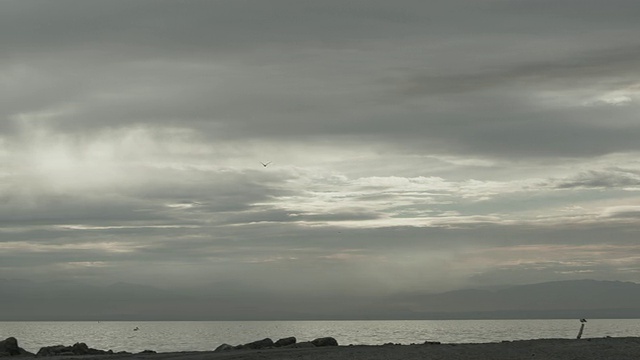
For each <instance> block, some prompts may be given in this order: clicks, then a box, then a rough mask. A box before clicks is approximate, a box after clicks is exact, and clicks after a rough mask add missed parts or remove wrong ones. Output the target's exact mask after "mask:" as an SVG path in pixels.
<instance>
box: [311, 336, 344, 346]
mask: <svg viewBox="0 0 640 360" xmlns="http://www.w3.org/2000/svg"><path fill="white" fill-rule="evenodd" d="M311 343H312V344H313V345H315V346H318V347H322V346H338V341H337V340H336V339H334V338H332V337H330V336H329V337H323V338H318V339H315V340H312V341H311Z"/></svg>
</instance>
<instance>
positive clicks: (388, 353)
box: [0, 337, 640, 360]
mask: <svg viewBox="0 0 640 360" xmlns="http://www.w3.org/2000/svg"><path fill="white" fill-rule="evenodd" d="M0 357H18V358H28V357H46V358H47V359H51V360H62V359H77V360H84V359H87V360H89V359H91V360H100V359H105V360H115V359H118V360H120V359H122V360H134V359H139V360H175V359H185V360H207V359H212V360H215V359H219V360H294V359H295V360H341V359H350V360H395V359H398V360H400V359H402V360H418V359H420V360H474V359H483V360H488V359H493V360H519V359H537V360H540V359H543V360H565V359H581V360H596V359H597V360H600V359H616V360H632V359H633V360H636V359H640V337H623V338H611V337H606V338H592V339H536V340H518V341H503V342H497V343H479V344H478V343H473V344H454V343H452V344H441V343H439V342H425V343H422V344H411V345H400V344H392V343H387V344H383V345H339V344H338V343H337V341H336V340H335V339H334V338H332V337H325V338H319V339H315V340H312V341H303V342H298V341H297V339H296V338H295V337H289V338H284V339H280V340H277V341H273V340H271V339H263V340H258V341H254V342H251V343H247V344H241V345H235V346H233V345H229V344H222V345H220V346H218V347H217V348H216V349H215V350H212V351H197V352H196V351H194V352H166V353H156V352H155V351H152V350H145V351H143V352H139V353H135V354H134V353H128V352H117V353H116V352H113V351H110V350H98V349H91V348H89V347H88V346H87V345H86V344H83V343H76V344H74V345H72V346H63V345H55V346H47V347H43V348H41V349H40V350H39V351H38V353H36V354H33V353H30V352H28V351H25V350H24V349H22V348H20V347H19V346H18V341H17V339H15V338H12V337H10V338H7V339H5V340H3V341H0Z"/></svg>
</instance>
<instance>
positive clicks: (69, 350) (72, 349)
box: [36, 343, 113, 356]
mask: <svg viewBox="0 0 640 360" xmlns="http://www.w3.org/2000/svg"><path fill="white" fill-rule="evenodd" d="M107 354H113V351H111V350H108V351H105V350H98V349H92V348H90V347H88V346H87V344H85V343H75V344H73V345H72V346H64V345H54V346H45V347H43V348H40V350H38V353H37V354H36V356H59V355H65V356H67V355H107Z"/></svg>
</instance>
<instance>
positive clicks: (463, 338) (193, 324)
mask: <svg viewBox="0 0 640 360" xmlns="http://www.w3.org/2000/svg"><path fill="white" fill-rule="evenodd" d="M136 327H138V328H139V330H138V331H133V329H134V328H136ZM579 328H580V322H578V320H414V321H150V322H144V321H142V322H141V321H136V322H126V321H118V322H88V321H87V322H0V339H2V340H4V339H6V338H7V337H10V336H13V337H15V338H17V339H18V344H19V345H20V347H22V348H24V349H26V350H28V351H31V352H37V351H38V349H40V347H43V346H51V345H58V344H62V345H73V344H74V343H76V342H84V343H86V344H87V345H89V347H92V348H96V349H101V350H108V349H111V350H114V351H123V350H124V351H129V352H139V351H142V350H146V349H149V350H155V351H158V352H169V351H189V350H195V351H204V350H212V349H215V348H216V347H217V346H218V345H220V344H222V343H227V344H231V345H237V344H243V343H247V342H251V341H255V340H260V339H264V338H266V337H269V338H271V339H273V340H274V341H275V340H277V339H279V338H283V337H288V336H295V337H296V338H297V339H298V341H307V340H313V339H315V338H318V337H324V336H332V337H334V338H336V339H337V340H338V343H340V344H341V345H348V344H367V345H381V344H384V343H387V342H393V343H402V344H410V343H422V342H424V341H427V340H429V341H441V342H447V343H462V342H493V341H502V340H521V339H536V338H575V336H576V335H577V333H578V329H579ZM604 336H613V337H622V336H640V319H624V320H621V319H615V320H604V319H593V320H589V322H588V323H587V324H586V326H585V330H584V333H583V338H589V337H604Z"/></svg>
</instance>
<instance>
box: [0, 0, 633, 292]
mask: <svg viewBox="0 0 640 360" xmlns="http://www.w3.org/2000/svg"><path fill="white" fill-rule="evenodd" d="M639 11H640V6H638V5H637V4H636V2H633V1H626V0H625V1H622V0H621V1H614V2H608V3H603V2H600V1H581V2H580V3H579V4H578V2H576V1H572V0H563V1H553V2H551V1H544V2H526V1H509V2H505V1H471V0H469V1H462V0H461V1H430V2H424V1H409V0H407V1H401V2H399V3H397V2H393V3H391V2H388V1H377V0H376V1H359V0H358V1H350V2H348V3H345V2H343V1H334V0H329V1H323V2H321V3H313V4H312V3H309V2H300V1H290V0H287V1H285V0H276V1H270V2H264V1H249V0H247V1H245V0H240V1H236V0H234V1H215V2H212V1H196V0H192V1H185V2H180V3H176V2H173V1H164V0H160V1H157V0H154V1H146V0H141V1H136V2H131V1H120V0H116V1H108V2H105V1H77V0H61V1H56V2H50V1H38V0H20V1H12V0H10V1H3V2H2V3H1V4H0V44H1V45H2V46H1V47H2V54H1V55H0V79H2V81H0V105H1V106H0V277H1V278H27V279H35V278H38V279H41V280H43V281H46V280H68V279H75V280H81V281H85V282H95V283H101V284H108V283H112V282H117V281H122V280H123V279H127V280H128V281H132V282H139V283H145V284H152V285H158V286H164V287H167V288H171V287H176V286H184V287H211V286H214V285H212V284H218V285H219V286H220V287H221V288H224V289H228V291H229V293H234V294H235V295H233V296H231V295H230V298H233V299H235V300H238V301H240V300H239V299H238V296H240V295H238V294H245V296H248V295H247V294H248V293H251V294H262V295H265V296H266V295H269V296H271V295H273V296H274V298H278V296H276V295H277V294H285V295H286V294H289V295H291V297H290V298H291V299H302V297H299V296H302V295H300V294H304V293H305V292H309V291H313V292H314V293H316V294H319V293H326V294H328V295H327V296H328V297H329V298H331V294H348V295H349V296H353V299H362V298H363V297H366V296H371V295H377V296H382V295H390V294H392V293H395V292H406V291H407V290H408V289H418V290H420V291H423V290H424V291H428V290H432V291H436V290H448V289H454V288H459V287H464V286H467V285H468V284H472V283H476V282H481V283H483V284H487V285H500V284H515V283H525V282H532V281H545V280H553V279H567V278H574V277H576V278H577V277H578V276H581V274H582V275H584V274H588V276H589V277H592V278H595V279H605V278H609V279H623V280H630V281H640V278H638V277H637V275H636V273H634V272H631V271H625V270H624V269H628V268H632V267H633V266H631V265H630V262H632V261H633V259H634V258H633V256H635V255H633V254H635V253H636V252H637V249H635V248H633V247H631V245H633V244H635V243H636V242H637V239H635V238H633V236H632V235H633V234H634V233H635V232H634V227H635V226H637V203H638V197H637V196H636V193H637V188H638V187H639V186H638V185H639V182H640V178H639V174H640V163H639V162H638V160H637V158H638V153H639V152H640V148H639V147H638V141H637V139H638V138H640V133H639V132H640V127H639V126H638V121H637V113H638V104H639V101H640V85H639V84H640V78H638V77H637V75H636V74H637V73H638V70H640V60H639V59H640V57H639V55H640V53H639V51H638V49H639V43H638V40H637V33H638V25H637V21H636V20H637V18H638V16H637V15H638V12H639ZM266 161H271V163H270V165H269V166H268V167H263V166H262V165H260V162H266ZM554 246H555V247H554ZM599 246H600V247H599ZM576 249H577V250H576ZM576 251H579V252H580V254H581V255H580V256H576ZM551 255H553V259H549V256H551ZM627 255H629V256H627ZM632 255H633V256H632ZM534 268H535V269H534ZM532 269H533V270H532ZM581 271H589V272H588V273H582V272H581ZM229 284H231V285H232V286H231V285H229ZM216 286H217V285H216ZM274 294H276V295H274ZM285 295H283V296H285ZM294 295H295V296H294ZM252 296H253V295H252ZM254 298H255V296H254ZM245 300H246V301H247V302H249V301H251V300H247V299H244V300H242V301H245Z"/></svg>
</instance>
